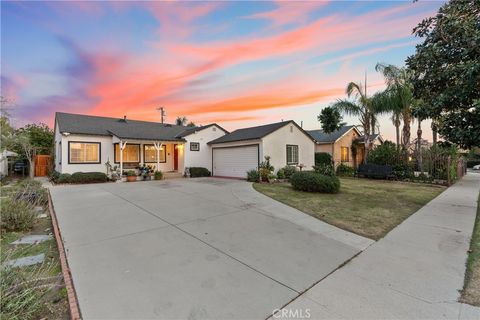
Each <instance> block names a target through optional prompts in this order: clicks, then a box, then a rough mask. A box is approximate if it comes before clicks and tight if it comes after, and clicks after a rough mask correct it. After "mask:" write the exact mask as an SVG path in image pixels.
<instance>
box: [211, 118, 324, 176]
mask: <svg viewBox="0 0 480 320" xmlns="http://www.w3.org/2000/svg"><path fill="white" fill-rule="evenodd" d="M208 144H209V145H210V146H211V147H212V173H213V175H216V176H224V177H238V178H245V177H246V172H247V171H248V170H251V169H258V166H259V164H260V162H262V161H264V158H265V156H270V164H271V165H273V166H274V167H275V171H277V170H278V169H280V168H282V167H284V166H286V165H292V166H298V165H303V166H304V167H305V169H306V170H311V169H312V166H313V165H314V162H315V143H314V141H313V139H312V137H311V136H310V135H309V134H308V133H307V132H305V131H304V130H303V129H302V128H301V127H300V126H299V125H297V124H296V123H295V122H294V121H284V122H278V123H272V124H267V125H263V126H258V127H251V128H245V129H238V130H235V131H233V132H232V133H230V134H227V135H224V136H223V137H220V138H218V139H216V140H213V141H211V142H209V143H208Z"/></svg>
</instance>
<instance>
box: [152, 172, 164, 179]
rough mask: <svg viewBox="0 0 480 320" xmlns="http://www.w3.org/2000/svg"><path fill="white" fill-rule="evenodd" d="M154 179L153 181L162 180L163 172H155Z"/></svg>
mask: <svg viewBox="0 0 480 320" xmlns="http://www.w3.org/2000/svg"><path fill="white" fill-rule="evenodd" d="M154 178H155V180H162V179H163V172H162V171H160V170H158V171H155V173H154Z"/></svg>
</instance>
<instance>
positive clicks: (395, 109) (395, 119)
mask: <svg viewBox="0 0 480 320" xmlns="http://www.w3.org/2000/svg"><path fill="white" fill-rule="evenodd" d="M371 104H372V108H373V110H374V111H375V113H377V114H391V115H392V116H391V117H390V120H391V121H392V124H393V125H394V126H395V134H396V143H397V148H400V125H401V124H402V119H403V114H402V108H401V101H400V100H399V99H398V95H396V94H395V92H394V91H392V90H384V91H380V92H377V93H375V94H374V95H373V97H372V98H371Z"/></svg>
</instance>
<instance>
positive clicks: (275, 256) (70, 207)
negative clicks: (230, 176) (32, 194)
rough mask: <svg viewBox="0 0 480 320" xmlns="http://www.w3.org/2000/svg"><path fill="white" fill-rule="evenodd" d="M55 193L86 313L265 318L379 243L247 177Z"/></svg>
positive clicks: (68, 189) (118, 185) (82, 187)
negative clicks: (268, 192)
mask: <svg viewBox="0 0 480 320" xmlns="http://www.w3.org/2000/svg"><path fill="white" fill-rule="evenodd" d="M51 194H52V199H53V204H54V208H55V211H56V214H57V218H58V221H59V226H60V231H61V233H62V237H63V241H64V244H65V249H66V251H67V258H68V262H69V265H70V268H71V272H72V276H73V282H74V286H75V288H76V291H77V295H78V299H79V305H80V311H81V313H82V316H83V318H84V319H94V318H95V319H99V318H110V319H111V318H115V319H119V318H125V319H127V318H128V319H137V318H142V319H147V318H161V319H167V318H168V319H212V318H218V319H227V318H232V319H233V318H240V319H264V318H266V317H268V316H270V315H271V314H272V311H273V310H274V309H276V308H281V307H282V306H284V305H285V304H287V303H288V302H290V301H291V300H292V299H294V298H295V297H297V296H298V295H299V294H300V293H302V292H303V291H305V290H306V289H308V288H309V287H311V286H312V285H314V284H315V283H316V282H318V281H319V280H321V279H322V278H324V277H326V276H327V275H328V274H330V273H331V272H332V271H334V270H335V269H336V268H338V266H340V265H341V264H342V263H344V262H345V261H347V260H349V259H350V258H351V257H353V256H354V255H356V254H357V253H358V252H359V251H360V250H362V249H363V248H365V247H366V246H368V245H369V244H370V243H371V240H368V239H365V238H362V237H359V236H356V235H353V234H351V233H348V232H345V231H342V230H340V229H337V228H335V227H332V226H330V225H328V224H325V223H323V222H321V221H319V220H317V219H315V218H312V217H310V216H308V215H305V214H303V213H301V212H299V211H297V210H295V209H293V208H290V207H288V206H285V205H283V204H281V203H278V202H276V201H274V200H272V199H270V198H268V197H265V196H263V195H261V194H259V193H257V192H256V191H255V190H254V189H253V188H252V186H251V184H250V183H247V182H244V181H235V180H227V179H216V178H200V179H188V180H187V179H179V180H166V181H151V182H137V183H107V184H92V185H79V186H55V187H52V188H51Z"/></svg>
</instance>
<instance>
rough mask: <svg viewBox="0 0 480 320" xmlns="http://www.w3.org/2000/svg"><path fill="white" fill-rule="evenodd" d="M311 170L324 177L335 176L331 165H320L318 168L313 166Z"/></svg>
mask: <svg viewBox="0 0 480 320" xmlns="http://www.w3.org/2000/svg"><path fill="white" fill-rule="evenodd" d="M313 170H315V172H316V173H319V174H322V175H324V176H335V170H334V169H333V164H331V163H330V164H320V165H318V166H313Z"/></svg>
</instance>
